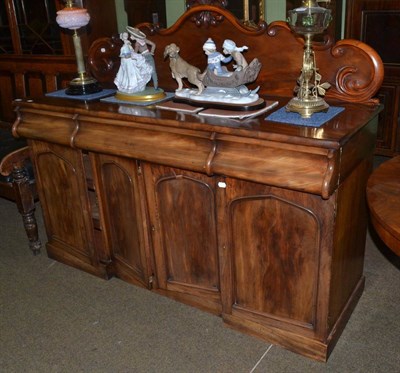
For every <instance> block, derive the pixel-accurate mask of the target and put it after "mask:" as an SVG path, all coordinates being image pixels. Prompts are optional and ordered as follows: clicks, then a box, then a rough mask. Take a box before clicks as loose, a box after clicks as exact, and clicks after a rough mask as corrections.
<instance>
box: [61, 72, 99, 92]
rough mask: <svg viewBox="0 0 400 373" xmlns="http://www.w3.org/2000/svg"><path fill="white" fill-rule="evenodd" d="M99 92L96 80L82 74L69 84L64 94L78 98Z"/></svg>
mask: <svg viewBox="0 0 400 373" xmlns="http://www.w3.org/2000/svg"><path fill="white" fill-rule="evenodd" d="M101 90H102V88H101V86H100V84H99V83H98V82H97V80H96V79H94V78H92V77H90V76H87V75H86V74H83V75H82V76H79V77H77V78H75V79H72V80H71V81H70V82H69V85H68V88H67V89H66V90H65V93H66V94H67V95H71V96H79V95H88V94H91V93H96V92H100V91H101Z"/></svg>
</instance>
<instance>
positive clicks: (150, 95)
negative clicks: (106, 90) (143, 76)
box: [115, 87, 166, 102]
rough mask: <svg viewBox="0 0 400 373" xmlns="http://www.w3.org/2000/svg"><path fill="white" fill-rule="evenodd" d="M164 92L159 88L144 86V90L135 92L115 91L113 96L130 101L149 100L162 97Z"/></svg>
mask: <svg viewBox="0 0 400 373" xmlns="http://www.w3.org/2000/svg"><path fill="white" fill-rule="evenodd" d="M165 96H166V95H165V92H164V90H163V89H161V88H157V89H154V88H153V87H146V89H145V90H144V91H141V92H135V93H125V92H121V91H117V93H116V94H115V98H116V99H117V100H122V101H130V102H151V101H156V100H160V99H162V98H164V97H165Z"/></svg>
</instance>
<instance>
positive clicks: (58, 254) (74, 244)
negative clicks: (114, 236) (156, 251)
mask: <svg viewBox="0 0 400 373" xmlns="http://www.w3.org/2000/svg"><path fill="white" fill-rule="evenodd" d="M31 147H32V153H33V157H34V164H35V168H36V170H35V171H36V178H37V183H38V190H39V194H40V202H41V205H42V209H43V214H44V218H45V221H46V231H47V236H48V243H47V251H48V254H49V256H50V257H53V258H55V259H57V260H59V261H61V262H64V263H66V264H69V265H73V266H75V267H78V268H81V269H83V270H86V271H88V272H91V273H94V274H97V275H105V270H104V268H103V267H102V266H101V265H100V264H99V261H98V258H97V254H96V252H95V249H94V238H93V222H92V217H91V215H92V214H91V208H90V203H89V197H88V189H87V184H86V178H85V173H84V166H83V155H82V152H81V151H80V150H76V149H71V148H69V147H64V146H60V145H56V144H48V143H44V142H38V141H34V142H32V143H31Z"/></svg>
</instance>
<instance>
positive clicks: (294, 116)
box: [265, 106, 344, 127]
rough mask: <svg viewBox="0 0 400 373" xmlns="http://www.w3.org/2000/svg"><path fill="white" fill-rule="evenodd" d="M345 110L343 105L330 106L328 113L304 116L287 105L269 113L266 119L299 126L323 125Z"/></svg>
mask: <svg viewBox="0 0 400 373" xmlns="http://www.w3.org/2000/svg"><path fill="white" fill-rule="evenodd" d="M343 110H344V108H343V107H335V106H330V107H329V109H328V111H327V112H326V113H324V112H320V113H314V114H313V115H311V118H302V117H301V115H300V114H298V113H292V112H287V111H286V109H285V107H282V108H280V109H279V110H277V111H275V112H273V113H272V114H270V115H268V116H267V117H266V118H265V120H270V121H272V122H280V123H288V124H295V125H298V126H307V127H321V126H322V125H323V124H324V123H326V122H327V121H328V120H330V119H332V118H333V117H334V116H335V115H337V114H339V113H340V112H342V111H343Z"/></svg>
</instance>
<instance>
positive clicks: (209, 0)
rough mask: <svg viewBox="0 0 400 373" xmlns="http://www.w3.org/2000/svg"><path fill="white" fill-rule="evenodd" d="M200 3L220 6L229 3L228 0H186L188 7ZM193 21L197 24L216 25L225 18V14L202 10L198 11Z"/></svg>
mask: <svg viewBox="0 0 400 373" xmlns="http://www.w3.org/2000/svg"><path fill="white" fill-rule="evenodd" d="M199 5H212V6H216V7H220V8H225V7H226V6H227V5H228V1H226V0H188V1H186V7H187V8H188V9H190V8H193V7H196V6H199ZM191 20H192V22H194V23H195V24H196V26H198V27H201V26H205V27H208V26H210V25H211V26H216V25H218V23H220V22H222V21H223V20H224V16H223V15H221V14H219V13H216V12H211V11H208V10H207V11H201V12H199V13H196V14H195V15H194V16H193V17H192V18H191Z"/></svg>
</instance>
